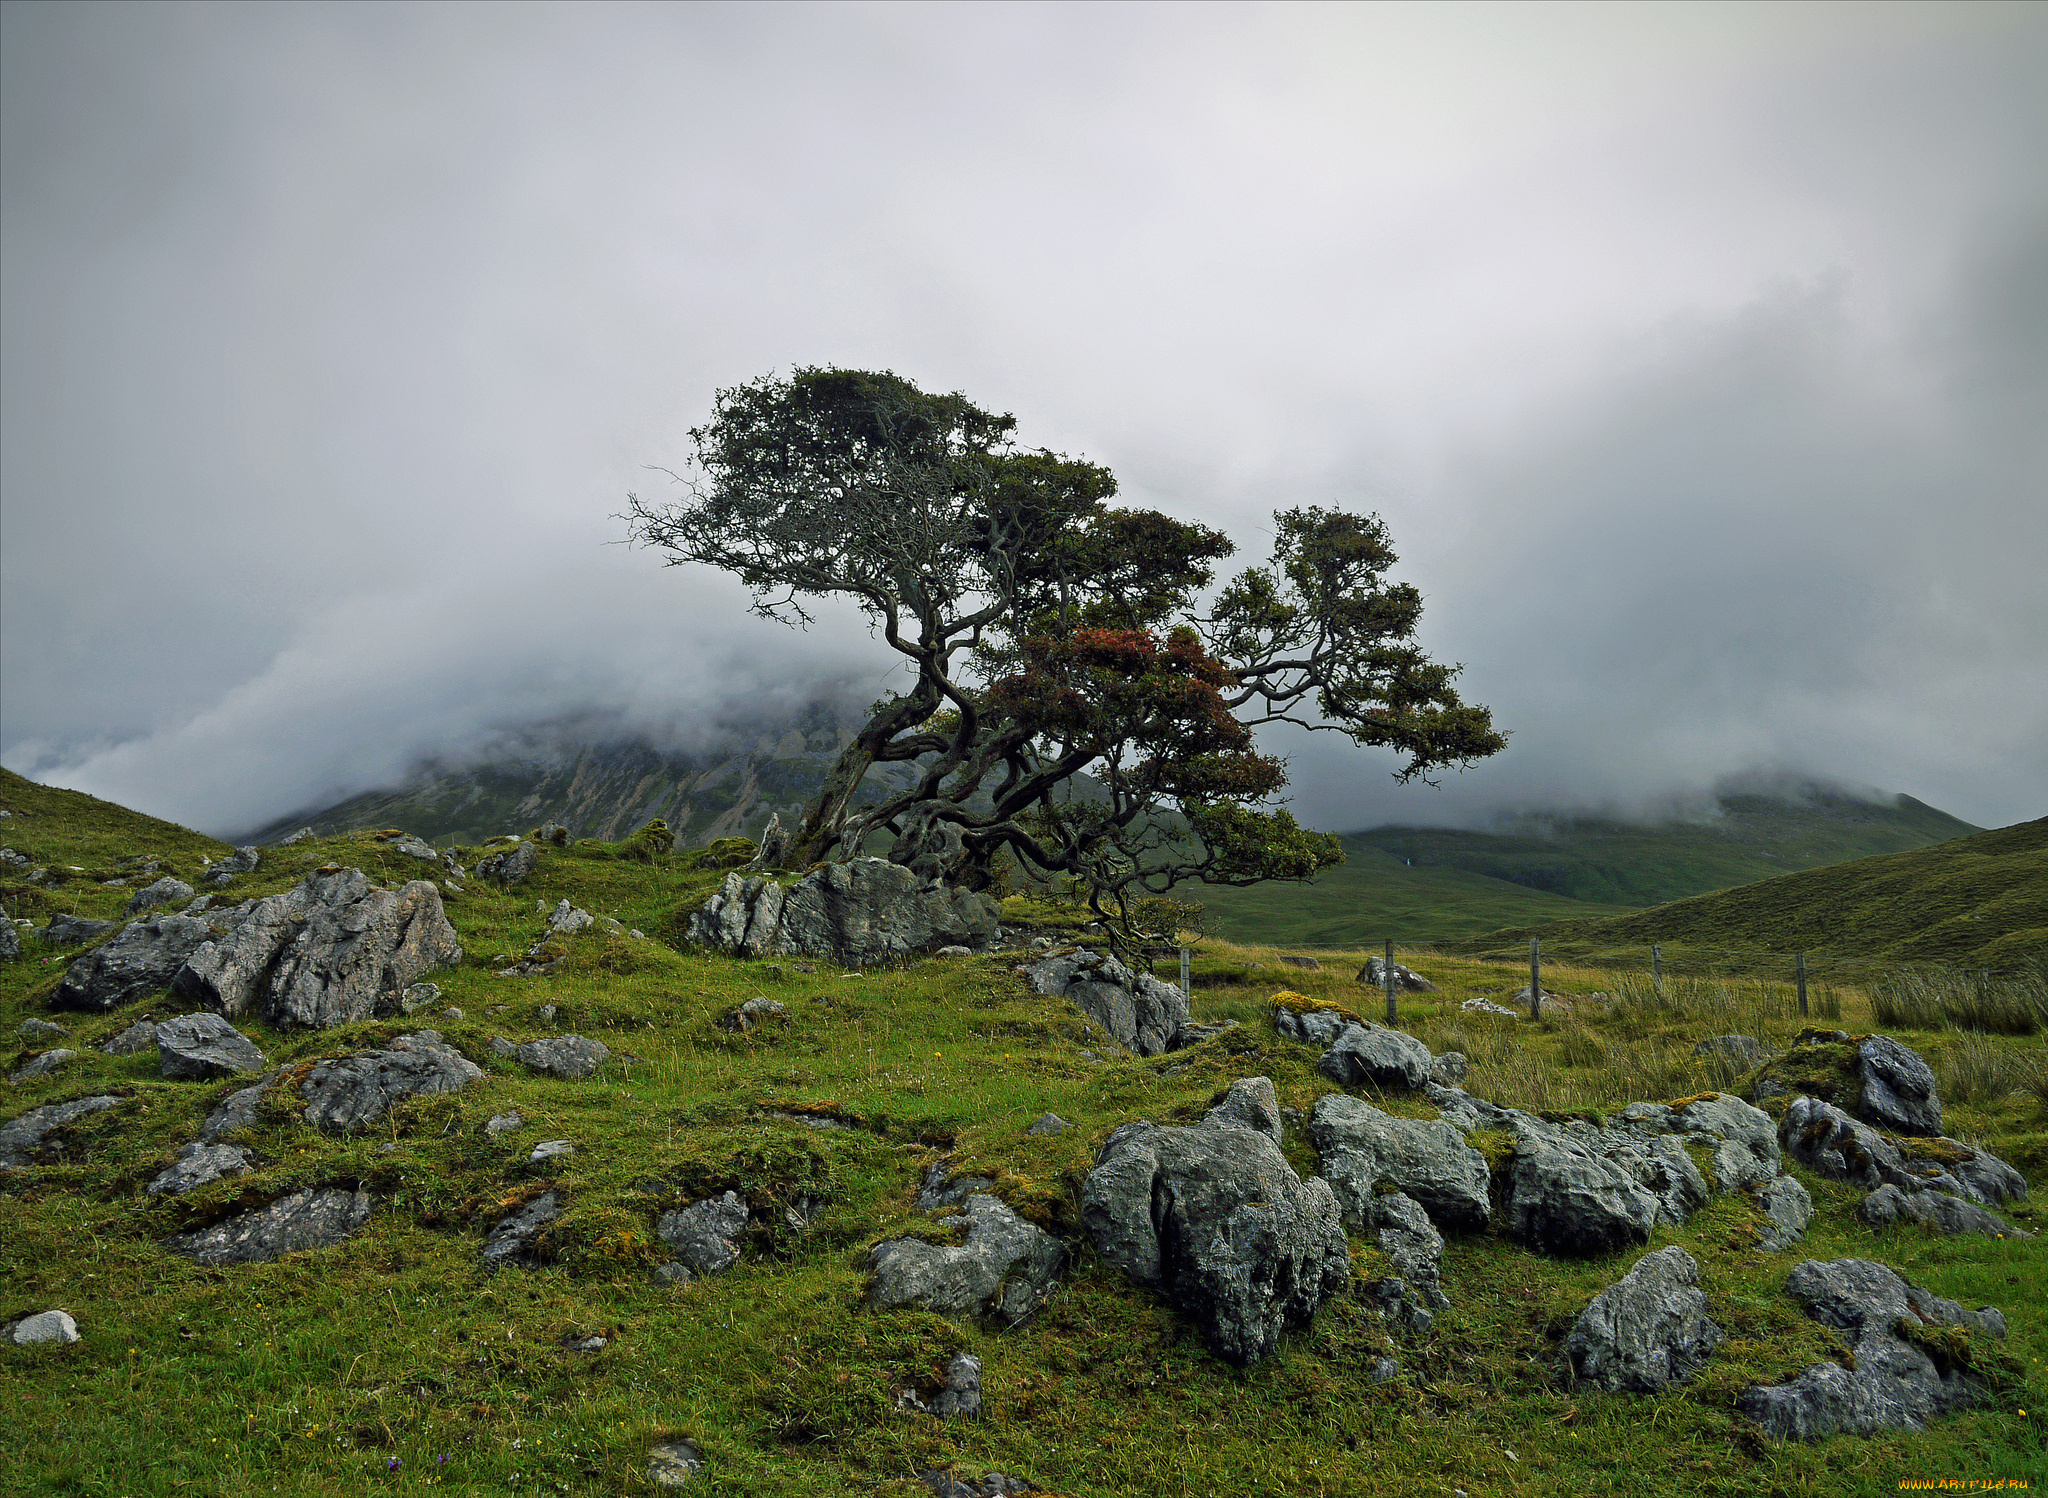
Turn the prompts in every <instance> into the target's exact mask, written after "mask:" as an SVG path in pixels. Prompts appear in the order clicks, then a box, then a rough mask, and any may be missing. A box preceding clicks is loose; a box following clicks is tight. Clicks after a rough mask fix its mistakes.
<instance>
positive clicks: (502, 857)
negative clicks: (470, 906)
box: [476, 843, 540, 888]
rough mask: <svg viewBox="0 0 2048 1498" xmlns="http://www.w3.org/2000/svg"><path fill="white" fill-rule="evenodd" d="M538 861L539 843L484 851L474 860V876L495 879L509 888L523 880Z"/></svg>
mask: <svg viewBox="0 0 2048 1498" xmlns="http://www.w3.org/2000/svg"><path fill="white" fill-rule="evenodd" d="M539 862H540V844H538V843H520V844H519V845H518V846H517V847H513V848H507V849H505V850H504V851H503V852H499V853H486V854H485V855H484V856H483V857H482V858H479V859H478V860H477V861H476V876H477V878H479V879H492V880H496V881H497V882H498V883H499V884H502V885H505V886H506V887H507V888H510V887H511V886H512V885H515V884H520V883H523V882H525V880H526V877H527V876H528V875H529V874H531V873H532V872H533V871H534V867H535V866H536V865H537V864H539Z"/></svg>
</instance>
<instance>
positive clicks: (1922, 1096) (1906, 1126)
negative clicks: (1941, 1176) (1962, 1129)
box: [1856, 1035, 1941, 1134]
mask: <svg viewBox="0 0 2048 1498" xmlns="http://www.w3.org/2000/svg"><path fill="white" fill-rule="evenodd" d="M1856 1054H1857V1056H1858V1057H1859V1058H1860V1059H1861V1060H1862V1062H1863V1096H1862V1100H1861V1101H1860V1102H1859V1103H1858V1104H1857V1106H1856V1112H1857V1113H1858V1114H1859V1115H1860V1116H1861V1117H1862V1118H1863V1119H1865V1120H1866V1121H1867V1122H1870V1123H1874V1124H1876V1125H1877V1126H1878V1127H1879V1128H1880V1129H1888V1130H1890V1131H1891V1132H1892V1133H1894V1134H1939V1133H1940V1132H1941V1097H1940V1095H1939V1094H1938V1093H1937V1092H1936V1091H1935V1087H1934V1069H1933V1068H1932V1067H1930V1066H1929V1065H1928V1064H1927V1063H1926V1062H1925V1061H1923V1060H1921V1058H1920V1056H1919V1054H1918V1053H1917V1052H1914V1051H1910V1050H1908V1049H1907V1048H1906V1047H1905V1046H1902V1045H1900V1044H1899V1043H1898V1042H1897V1041H1896V1040H1893V1039H1892V1038H1891V1037H1890V1036H1889V1035H1872V1036H1870V1037H1869V1038H1867V1039H1866V1040H1864V1042H1863V1043H1862V1044H1861V1045H1859V1046H1857V1048H1856Z"/></svg>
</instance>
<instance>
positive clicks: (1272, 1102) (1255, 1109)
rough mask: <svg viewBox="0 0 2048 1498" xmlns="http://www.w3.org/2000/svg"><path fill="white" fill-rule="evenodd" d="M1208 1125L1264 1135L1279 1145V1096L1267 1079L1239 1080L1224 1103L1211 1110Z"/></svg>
mask: <svg viewBox="0 0 2048 1498" xmlns="http://www.w3.org/2000/svg"><path fill="white" fill-rule="evenodd" d="M1202 1121H1203V1122H1204V1123H1205V1124H1228V1125H1231V1126H1234V1127H1236V1128H1240V1129H1250V1130H1251V1131H1252V1132H1253V1133H1255V1134H1264V1135H1265V1136H1266V1137H1267V1138H1268V1139H1270V1140H1272V1141H1273V1142H1274V1143H1275V1144H1278V1143H1280V1094H1279V1093H1278V1092H1276V1091H1274V1089H1273V1083H1272V1082H1271V1080H1270V1079H1268V1078H1266V1077H1240V1078H1238V1079H1237V1080H1236V1081H1235V1082H1232V1083H1231V1084H1230V1091H1229V1092H1227V1093H1225V1094H1224V1096H1223V1101H1222V1102H1220V1103H1218V1104H1217V1105H1216V1106H1215V1107H1213V1108H1211V1109H1210V1110H1209V1112H1208V1113H1207V1115H1206V1116H1205V1117H1204V1118H1203V1120H1202Z"/></svg>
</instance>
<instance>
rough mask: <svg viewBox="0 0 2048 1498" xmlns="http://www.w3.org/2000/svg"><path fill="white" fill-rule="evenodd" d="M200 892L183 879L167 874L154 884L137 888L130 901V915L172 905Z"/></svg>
mask: <svg viewBox="0 0 2048 1498" xmlns="http://www.w3.org/2000/svg"><path fill="white" fill-rule="evenodd" d="M196 893H198V891H196V890H194V889H193V888H192V886H191V885H189V884H187V883H185V881H184V880H182V879H173V878H171V877H169V876H168V875H166V876H165V877H164V878H162V879H159V880H157V881H156V883H154V884H150V885H145V886H144V887H143V888H141V889H139V890H137V891H136V892H135V895H134V897H133V898H132V899H130V900H129V902H128V914H129V915H141V914H142V912H143V911H145V910H154V909H155V908H156V907H157V906H159V905H170V904H173V903H175V902H176V901H179V900H189V899H191V898H192V896H193V895H195V894H196Z"/></svg>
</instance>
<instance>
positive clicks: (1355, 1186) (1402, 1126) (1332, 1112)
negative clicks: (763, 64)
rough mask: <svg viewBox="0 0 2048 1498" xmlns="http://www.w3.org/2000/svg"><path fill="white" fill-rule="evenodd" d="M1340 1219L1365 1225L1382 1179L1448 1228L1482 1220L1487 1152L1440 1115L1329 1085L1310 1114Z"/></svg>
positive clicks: (1312, 1134) (1469, 1225)
mask: <svg viewBox="0 0 2048 1498" xmlns="http://www.w3.org/2000/svg"><path fill="white" fill-rule="evenodd" d="M1308 1134H1309V1140H1310V1142H1311V1143H1313V1144H1314V1145H1315V1147H1316V1153H1317V1154H1318V1155H1319V1156H1321V1158H1322V1167H1321V1169H1320V1171H1319V1172H1318V1173H1319V1174H1320V1175H1321V1176H1322V1178H1323V1179H1324V1180H1327V1181H1328V1182H1329V1183H1330V1189H1331V1190H1332V1191H1333V1192H1334V1193H1335V1194H1336V1198H1337V1203H1338V1206H1339V1207H1340V1209H1341V1210H1342V1212H1343V1215H1344V1220H1345V1221H1346V1222H1347V1223H1349V1224H1353V1225H1355V1226H1358V1227H1359V1228H1361V1229H1363V1228H1364V1227H1365V1225H1366V1219H1367V1215H1368V1209H1369V1208H1371V1206H1372V1203H1373V1200H1374V1193H1375V1188H1376V1187H1378V1186H1379V1185H1380V1184H1381V1183H1382V1182H1384V1183H1386V1184H1388V1185H1391V1186H1392V1187H1393V1188H1394V1189H1395V1190H1397V1191H1400V1192H1402V1193H1404V1194H1405V1195H1406V1196H1408V1197H1411V1198H1413V1199H1414V1200H1415V1201H1416V1202H1418V1203H1420V1205H1421V1207H1422V1210H1423V1211H1424V1212H1426V1213H1428V1215H1429V1216H1430V1217H1431V1219H1433V1220H1434V1221H1435V1222H1437V1223H1438V1224H1440V1225H1442V1226H1444V1227H1448V1228H1482V1227H1484V1226H1486V1221H1487V1215H1488V1212H1489V1206H1488V1199H1487V1169H1486V1157H1485V1156H1484V1155H1482V1154H1480V1153H1479V1151H1478V1150H1476V1149H1474V1148H1472V1146H1471V1145H1469V1144H1467V1143H1466V1142H1465V1138H1464V1135H1463V1134H1462V1133H1460V1132H1459V1130H1458V1129H1457V1128H1455V1127H1454V1126H1453V1125H1451V1124H1449V1123H1447V1122H1445V1121H1443V1120H1441V1119H1416V1118H1395V1117H1393V1116H1392V1115H1390V1114H1386V1113H1382V1112H1381V1111H1380V1110H1379V1109H1377V1108H1375V1107H1373V1106H1372V1105H1371V1104H1370V1103H1364V1102H1361V1101H1359V1100H1358V1099H1357V1098H1353V1097H1346V1096H1344V1095H1343V1094H1342V1093H1326V1094H1325V1095H1324V1096H1322V1097H1320V1098H1318V1099H1317V1100H1316V1105H1315V1109H1314V1111H1313V1112H1311V1113H1310V1115H1309V1125H1308Z"/></svg>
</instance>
